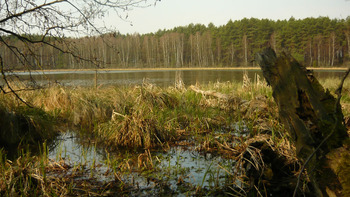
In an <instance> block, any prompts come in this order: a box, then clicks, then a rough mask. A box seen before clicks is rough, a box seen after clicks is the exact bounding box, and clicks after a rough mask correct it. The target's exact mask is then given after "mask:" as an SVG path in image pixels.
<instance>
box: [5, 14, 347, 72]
mask: <svg viewBox="0 0 350 197" xmlns="http://www.w3.org/2000/svg"><path fill="white" fill-rule="evenodd" d="M36 36H37V37H38V39H39V38H40V37H41V36H38V35H36ZM3 39H4V40H5V41H6V42H7V44H8V45H11V46H16V47H17V49H18V50H20V51H21V50H22V51H23V54H24V56H23V57H20V58H21V59H23V62H25V61H27V62H28V63H30V64H32V65H35V66H42V67H43V68H46V69H57V68H92V67H94V66H95V65H99V66H101V67H104V68H134V67H138V68H141V67H211V66H215V67H238V66H254V65H255V63H254V61H252V60H253V58H254V54H255V53H256V52H258V51H260V50H261V49H262V48H265V47H268V46H270V47H272V48H273V49H275V50H276V51H277V52H280V51H281V50H282V49H286V50H288V51H289V52H290V53H291V54H292V55H293V56H294V57H295V58H296V59H297V60H298V61H300V62H301V63H303V64H304V65H306V66H314V67H332V66H341V65H343V64H344V63H346V62H349V60H350V17H348V18H347V19H330V18H328V17H319V18H306V19H301V20H297V19H295V18H290V19H289V20H278V21H274V20H268V19H256V18H251V19H247V18H245V19H242V20H238V21H229V22H228V23H227V24H226V25H223V26H219V27H216V26H214V25H213V24H209V25H208V26H205V25H201V24H196V25H195V24H190V25H188V26H184V27H176V28H174V29H171V30H159V31H158V32H156V33H150V34H144V35H140V34H131V35H130V34H128V35H121V34H120V33H117V32H116V33H110V34H104V35H101V36H95V37H83V38H63V39H62V38H60V39H57V38H52V37H51V38H50V37H48V38H46V42H49V43H52V44H55V45H56V46H59V47H60V48H61V49H63V50H57V49H55V48H52V47H50V46H48V45H44V44H33V45H31V48H28V45H27V44H26V43H23V42H20V41H19V40H18V39H14V38H13V37H11V36H7V37H5V38H3ZM0 50H1V51H0V54H1V56H2V57H3V59H4V62H6V66H14V65H20V63H21V60H20V59H19V58H18V56H16V55H15V54H14V53H13V52H11V50H10V49H9V48H8V47H6V46H5V45H4V44H3V43H1V45H0ZM65 52H72V53H73V54H76V55H77V57H74V56H73V55H71V54H70V53H65ZM33 54H35V55H33ZM25 58H26V59H25ZM85 60H92V62H90V61H85Z"/></svg>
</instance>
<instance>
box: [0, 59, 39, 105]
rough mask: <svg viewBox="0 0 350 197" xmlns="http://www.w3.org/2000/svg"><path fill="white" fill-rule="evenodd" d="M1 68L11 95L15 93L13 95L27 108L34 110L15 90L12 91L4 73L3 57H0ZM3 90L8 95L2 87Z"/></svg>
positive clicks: (0, 70)
mask: <svg viewBox="0 0 350 197" xmlns="http://www.w3.org/2000/svg"><path fill="white" fill-rule="evenodd" d="M0 67H1V68H0V72H1V74H2V78H3V80H4V81H5V83H6V85H7V87H8V88H9V89H10V91H11V93H13V94H14V95H15V97H16V98H17V99H18V100H20V101H21V102H22V103H24V104H25V105H27V106H28V107H30V108H33V107H32V106H31V105H30V104H29V103H27V102H26V101H25V100H23V99H22V98H21V97H20V96H19V95H18V94H17V93H16V91H15V90H13V89H12V87H11V85H10V83H9V82H8V80H7V78H6V75H5V72H4V64H3V61H2V57H1V56H0ZM1 90H2V91H3V92H4V93H6V92H5V91H4V89H3V88H2V87H1Z"/></svg>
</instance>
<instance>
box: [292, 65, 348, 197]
mask: <svg viewBox="0 0 350 197" xmlns="http://www.w3.org/2000/svg"><path fill="white" fill-rule="evenodd" d="M349 73H350V68H348V70H347V71H346V73H345V75H344V77H343V79H342V80H341V82H340V84H339V87H338V88H337V90H336V91H335V94H336V95H337V96H338V97H337V101H336V103H335V106H334V115H335V114H336V113H337V111H338V110H337V109H338V106H339V105H340V99H341V96H342V95H341V92H342V89H343V85H344V81H345V79H346V78H347V76H348V75H349ZM334 117H335V123H334V126H333V129H332V132H330V133H329V134H328V135H327V137H326V138H324V139H323V140H322V142H321V143H320V144H319V145H318V146H317V148H316V149H315V150H314V152H312V153H311V154H310V155H309V157H308V158H307V159H306V161H305V163H304V164H303V166H302V168H301V170H300V173H299V175H298V179H297V185H296V186H295V189H294V193H293V197H295V196H296V194H297V191H298V188H299V184H300V179H301V174H302V172H303V171H304V169H305V167H306V165H307V164H308V163H309V162H310V160H311V158H312V157H313V156H314V155H315V154H316V152H317V151H318V150H319V149H320V148H321V146H322V145H323V144H324V143H325V142H326V141H327V140H328V139H329V138H330V137H331V136H332V135H333V134H334V133H335V131H336V128H337V125H338V123H339V119H338V118H337V116H334Z"/></svg>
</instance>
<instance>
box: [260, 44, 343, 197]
mask: <svg viewBox="0 0 350 197" xmlns="http://www.w3.org/2000/svg"><path fill="white" fill-rule="evenodd" d="M255 61H257V63H258V64H259V65H260V67H261V69H262V71H263V75H264V77H265V79H266V81H267V83H268V84H269V85H270V86H271V87H272V90H273V97H274V100H275V102H276V103H277V106H278V110H279V117H280V120H281V122H282V123H283V124H284V126H285V127H286V129H287V130H288V131H289V134H290V136H291V137H292V139H293V141H294V143H295V146H296V151H297V157H298V159H299V160H300V161H301V162H302V163H304V164H305V167H306V170H307V172H308V176H309V178H310V181H311V183H312V185H313V189H314V193H315V196H344V195H345V193H344V192H343V189H344V188H343V187H345V185H344V184H348V183H344V181H343V180H342V179H341V178H340V177H339V174H337V172H336V170H335V169H334V166H333V168H332V166H330V161H329V158H331V157H329V154H331V153H333V152H334V150H337V149H339V148H340V147H343V146H344V147H347V146H346V145H347V144H346V143H347V142H348V139H349V136H348V134H347V129H346V127H345V126H344V124H343V119H344V117H343V114H342V111H341V106H340V103H339V100H340V97H339V98H338V99H336V98H334V97H333V95H332V94H331V93H330V92H329V91H328V90H325V89H324V88H323V87H322V86H321V85H320V83H319V82H318V81H317V79H316V78H315V77H314V76H313V74H312V72H311V71H309V70H307V69H306V68H305V67H303V66H302V65H300V64H299V63H298V62H297V61H296V60H295V59H294V58H293V57H292V56H291V55H289V54H287V53H285V52H283V53H282V54H280V55H279V56H277V55H276V53H275V52H274V51H273V50H272V49H271V48H267V49H265V50H264V51H263V52H262V53H258V54H257V55H256V56H255ZM340 90H341V87H340ZM339 96H340V95H339ZM344 147H343V149H344ZM343 149H342V150H343ZM339 150H340V149H339ZM345 151H346V148H345ZM344 162H347V163H349V161H344ZM341 165H343V164H341ZM348 167H349V166H348ZM347 171H349V170H347Z"/></svg>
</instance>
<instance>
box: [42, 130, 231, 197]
mask: <svg viewBox="0 0 350 197" xmlns="http://www.w3.org/2000/svg"><path fill="white" fill-rule="evenodd" d="M83 144H84V143H81V140H80V138H79V137H78V136H77V135H75V134H74V132H66V133H63V134H61V135H60V136H59V137H58V138H57V140H56V143H55V146H52V147H51V148H50V149H49V158H50V159H51V160H55V161H59V160H61V161H62V160H64V161H65V163H68V164H69V165H73V166H83V168H84V169H85V171H84V172H86V175H82V176H81V177H80V178H83V179H84V178H85V179H89V178H91V177H93V178H94V179H95V180H96V179H97V180H98V181H102V182H108V181H113V180H115V179H116V177H115V175H116V174H117V175H118V179H119V180H121V181H122V182H124V183H125V184H126V185H128V186H131V188H132V189H129V194H130V195H131V196H148V195H149V194H154V193H155V194H170V195H177V196H187V195H193V194H195V193H194V192H196V190H198V189H201V190H203V189H204V190H208V191H209V190H213V189H214V190H219V189H220V188H221V187H224V186H225V185H230V184H231V185H232V178H230V177H232V176H230V174H231V173H232V171H233V161H232V160H226V159H222V158H221V157H217V156H213V155H212V154H210V153H207V154H202V153H199V152H197V151H195V150H194V147H187V146H183V147H182V146H176V147H172V148H170V150H168V151H167V152H147V151H146V152H145V153H144V154H139V153H138V154H135V155H134V156H130V155H128V156H125V157H128V158H114V157H120V156H113V154H112V153H110V154H108V156H107V153H106V152H105V151H104V150H100V149H99V148H98V147H96V146H86V145H83ZM130 158H131V159H130ZM123 159H124V160H127V163H124V164H123V163H122V162H120V161H123ZM107 160H108V161H113V160H114V161H119V163H118V162H115V163H114V164H112V163H113V162H107ZM121 163H122V164H121ZM125 164H127V165H128V166H129V164H130V166H129V168H128V169H127V170H125V168H124V169H122V167H121V166H126V165H125Z"/></svg>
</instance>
